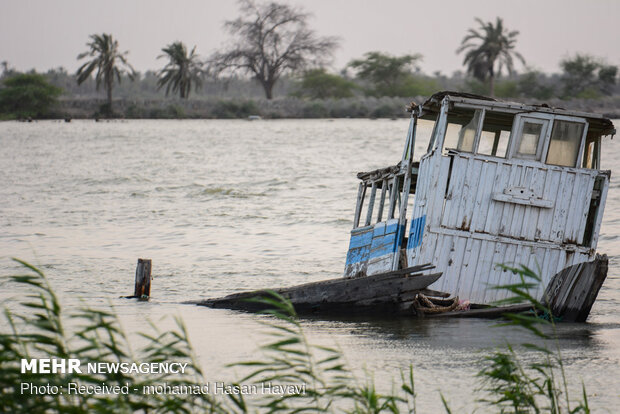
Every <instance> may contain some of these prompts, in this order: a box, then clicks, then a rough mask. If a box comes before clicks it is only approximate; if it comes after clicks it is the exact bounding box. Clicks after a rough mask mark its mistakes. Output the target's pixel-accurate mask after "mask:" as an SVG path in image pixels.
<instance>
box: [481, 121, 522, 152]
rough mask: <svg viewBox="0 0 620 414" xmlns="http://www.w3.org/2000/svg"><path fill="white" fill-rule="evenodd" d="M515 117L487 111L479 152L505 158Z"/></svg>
mask: <svg viewBox="0 0 620 414" xmlns="http://www.w3.org/2000/svg"><path fill="white" fill-rule="evenodd" d="M513 119H514V116H513V115H511V114H507V113H503V112H493V111H485V115H484V122H483V123H482V131H481V133H480V143H479V144H478V154H483V155H491V156H494V157H502V158H505V157H506V151H507V150H508V141H509V140H510V130H511V129H512V121H513Z"/></svg>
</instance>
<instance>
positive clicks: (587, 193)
mask: <svg viewBox="0 0 620 414" xmlns="http://www.w3.org/2000/svg"><path fill="white" fill-rule="evenodd" d="M594 178H595V176H594V175H586V176H585V178H584V180H585V184H584V187H585V188H584V191H583V193H582V195H583V198H582V199H581V203H583V204H582V206H583V207H582V208H581V211H580V213H581V214H580V216H579V217H578V220H579V225H578V226H575V233H573V234H571V237H572V238H573V239H574V240H577V242H578V243H579V244H581V242H582V241H583V236H584V234H585V231H586V224H587V221H588V211H589V209H590V199H591V197H592V191H593V189H594Z"/></svg>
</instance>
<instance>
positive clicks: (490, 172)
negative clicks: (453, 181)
mask: <svg viewBox="0 0 620 414" xmlns="http://www.w3.org/2000/svg"><path fill="white" fill-rule="evenodd" d="M496 168H497V163H495V162H483V163H482V168H481V171H480V178H479V180H478V189H477V190H476V198H475V202H474V207H473V215H472V219H471V225H470V229H471V231H482V230H484V223H485V221H486V215H487V212H488V210H489V205H490V204H491V201H490V199H489V197H490V196H489V194H490V193H491V187H492V184H493V180H494V178H495V169H496Z"/></svg>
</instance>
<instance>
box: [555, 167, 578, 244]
mask: <svg viewBox="0 0 620 414" xmlns="http://www.w3.org/2000/svg"><path fill="white" fill-rule="evenodd" d="M574 181H575V175H574V174H573V173H571V172H569V171H566V170H563V171H562V178H561V179H560V190H559V191H558V196H557V199H556V200H555V209H554V212H553V222H552V223H551V233H550V236H549V240H551V241H554V242H556V243H560V242H562V240H563V239H564V229H565V228H566V216H567V212H568V206H569V205H570V197H571V195H572V193H573V184H574Z"/></svg>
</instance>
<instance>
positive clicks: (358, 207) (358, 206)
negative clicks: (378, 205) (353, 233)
mask: <svg viewBox="0 0 620 414" xmlns="http://www.w3.org/2000/svg"><path fill="white" fill-rule="evenodd" d="M365 194H366V184H365V183H363V182H361V183H360V184H359V187H358V189H357V201H356V203H355V215H354V217H353V228H356V227H357V226H359V224H360V216H361V214H362V205H363V203H364V195H365Z"/></svg>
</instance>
